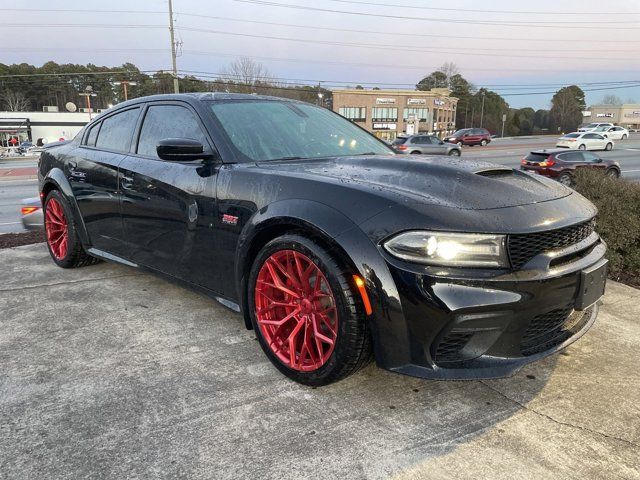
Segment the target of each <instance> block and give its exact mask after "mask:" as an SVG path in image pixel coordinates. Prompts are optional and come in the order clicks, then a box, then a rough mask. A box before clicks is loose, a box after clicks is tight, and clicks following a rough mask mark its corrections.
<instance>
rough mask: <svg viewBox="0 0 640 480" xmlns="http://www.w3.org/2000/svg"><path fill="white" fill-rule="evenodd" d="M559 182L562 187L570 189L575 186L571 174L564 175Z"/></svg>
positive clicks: (559, 178)
mask: <svg viewBox="0 0 640 480" xmlns="http://www.w3.org/2000/svg"><path fill="white" fill-rule="evenodd" d="M558 182H560V183H561V184H562V185H565V186H567V187H570V186H571V185H573V177H572V176H571V174H570V173H563V174H561V175H560V176H559V177H558Z"/></svg>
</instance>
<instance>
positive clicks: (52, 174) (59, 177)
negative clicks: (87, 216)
mask: <svg viewBox="0 0 640 480" xmlns="http://www.w3.org/2000/svg"><path fill="white" fill-rule="evenodd" d="M40 185H41V187H40V191H41V192H45V191H46V190H47V189H48V186H49V185H53V186H54V187H53V188H55V189H56V190H58V191H60V192H61V193H62V195H64V197H65V198H66V200H67V201H68V202H69V204H70V206H71V210H72V212H73V219H74V222H75V225H76V231H77V232H78V236H79V237H80V243H82V246H83V247H85V248H89V247H90V246H91V243H90V241H89V235H88V234H87V228H86V226H85V224H84V220H83V218H82V215H81V214H80V209H79V208H78V203H77V202H76V197H75V196H74V195H73V189H72V188H71V184H70V183H69V180H68V179H67V177H66V176H65V174H64V172H63V171H62V170H61V169H60V168H57V167H56V168H52V169H51V170H49V172H47V175H45V177H44V178H43V179H42V182H41V183H40ZM42 201H43V202H44V198H43V199H42Z"/></svg>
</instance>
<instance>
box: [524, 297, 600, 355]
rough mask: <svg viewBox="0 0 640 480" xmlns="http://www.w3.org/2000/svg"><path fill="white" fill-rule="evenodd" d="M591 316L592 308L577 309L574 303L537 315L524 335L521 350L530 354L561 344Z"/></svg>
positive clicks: (525, 353)
mask: <svg viewBox="0 0 640 480" xmlns="http://www.w3.org/2000/svg"><path fill="white" fill-rule="evenodd" d="M589 318H591V308H589V309H587V310H584V311H575V310H573V305H567V306H566V307H563V308H557V309H555V310H552V311H550V312H547V313H543V314H541V315H536V316H535V317H533V319H532V320H531V322H530V323H529V326H528V327H527V330H526V331H525V333H524V335H523V337H522V341H521V343H520V350H521V351H522V354H523V355H525V356H529V355H535V354H536V353H540V352H544V351H546V350H549V349H550V348H553V347H555V346H556V345H560V344H561V343H562V342H564V341H565V340H567V339H569V338H570V337H572V336H573V335H574V334H575V333H576V332H578V331H579V330H580V329H581V328H582V327H583V326H584V325H585V323H587V322H588V321H589Z"/></svg>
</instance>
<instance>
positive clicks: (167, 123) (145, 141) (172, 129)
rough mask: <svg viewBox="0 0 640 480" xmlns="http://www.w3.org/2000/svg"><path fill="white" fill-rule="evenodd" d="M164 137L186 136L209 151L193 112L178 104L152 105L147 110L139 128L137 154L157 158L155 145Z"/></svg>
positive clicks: (205, 138)
mask: <svg viewBox="0 0 640 480" xmlns="http://www.w3.org/2000/svg"><path fill="white" fill-rule="evenodd" d="M165 138H188V139H191V140H197V141H198V142H200V143H202V146H203V147H204V151H205V153H207V152H210V151H211V149H210V148H209V142H208V141H207V137H206V136H205V135H204V133H203V132H202V129H201V128H200V125H199V123H198V120H197V119H196V117H195V114H194V113H193V112H192V111H191V110H189V109H188V108H186V107H182V106H180V105H152V106H150V107H149V109H148V110H147V114H146V115H145V117H144V121H143V123H142V129H141V130H140V139H139V140H138V150H137V152H138V154H139V155H145V156H148V157H154V158H158V154H157V152H156V147H157V145H158V143H159V142H160V140H163V139H165Z"/></svg>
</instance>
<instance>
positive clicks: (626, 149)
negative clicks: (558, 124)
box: [462, 134, 640, 181]
mask: <svg viewBox="0 0 640 480" xmlns="http://www.w3.org/2000/svg"><path fill="white" fill-rule="evenodd" d="M555 141H556V137H539V138H522V139H518V138H514V139H504V140H500V139H498V140H494V141H493V142H491V143H490V144H489V145H488V146H486V147H463V150H462V157H463V158H478V159H482V160H485V161H489V162H494V163H498V164H500V165H506V166H509V167H514V168H520V159H522V157H523V156H524V155H526V154H527V153H529V152H530V151H531V150H537V149H541V148H554V147H555ZM615 144H616V146H615V148H614V149H613V150H612V151H610V152H595V153H596V154H598V155H599V156H601V157H602V158H610V159H613V160H617V161H618V162H620V167H621V168H622V177H623V178H626V179H629V180H633V181H640V134H631V137H630V138H628V139H627V140H624V141H622V140H618V141H616V142H615Z"/></svg>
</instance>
